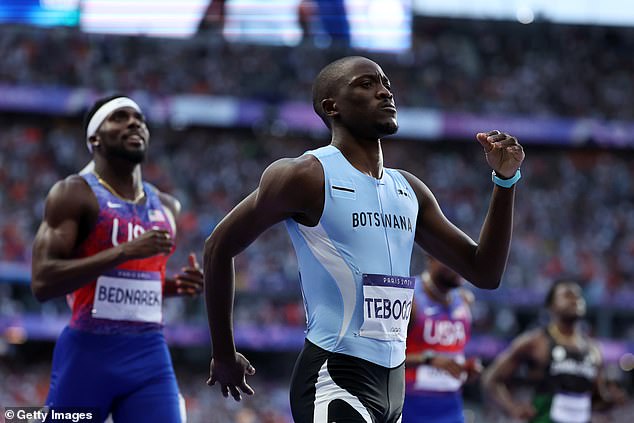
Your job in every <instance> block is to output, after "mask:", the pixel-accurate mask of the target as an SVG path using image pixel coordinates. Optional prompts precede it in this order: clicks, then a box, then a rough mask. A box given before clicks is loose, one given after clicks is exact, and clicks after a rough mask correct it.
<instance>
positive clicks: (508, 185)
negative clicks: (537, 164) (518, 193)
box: [491, 169, 522, 188]
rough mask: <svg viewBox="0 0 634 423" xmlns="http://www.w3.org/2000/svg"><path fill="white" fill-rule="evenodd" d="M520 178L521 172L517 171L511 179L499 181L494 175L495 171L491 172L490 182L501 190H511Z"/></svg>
mask: <svg viewBox="0 0 634 423" xmlns="http://www.w3.org/2000/svg"><path fill="white" fill-rule="evenodd" d="M521 177H522V172H520V170H519V169H517V171H516V172H515V175H513V177H512V178H511V179H500V178H498V177H497V175H496V174H495V170H494V171H493V172H491V180H492V181H493V183H494V184H495V185H499V186H501V187H503V188H511V187H512V186H513V185H515V183H516V182H517V181H519V180H520V178H521Z"/></svg>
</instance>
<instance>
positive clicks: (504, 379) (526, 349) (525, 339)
mask: <svg viewBox="0 0 634 423" xmlns="http://www.w3.org/2000/svg"><path fill="white" fill-rule="evenodd" d="M539 336H540V335H539V334H538V333H537V332H529V333H527V334H524V335H521V336H520V337H519V338H517V339H515V341H513V343H512V344H511V346H510V347H509V348H508V349H507V350H506V351H504V352H503V353H502V354H500V355H499V356H498V357H497V359H495V361H494V362H493V363H492V364H491V365H490V366H489V367H488V368H487V369H486V370H485V372H484V373H483V375H482V388H483V390H484V394H485V396H487V397H489V398H490V399H491V400H493V402H494V403H495V404H497V405H498V406H499V407H500V408H502V410H503V411H504V412H505V413H506V414H507V415H509V416H512V417H514V418H517V419H530V418H532V417H533V416H534V415H535V413H536V411H535V409H534V408H533V406H532V405H530V404H525V403H518V402H516V401H515V400H514V399H513V395H511V392H510V391H509V388H508V383H509V381H510V379H511V377H512V376H513V373H515V371H516V370H517V368H518V367H519V366H520V365H521V364H522V363H523V362H525V361H527V360H530V359H533V355H534V354H535V351H536V349H537V345H536V344H537V343H538V342H539Z"/></svg>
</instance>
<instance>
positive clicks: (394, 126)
mask: <svg viewBox="0 0 634 423" xmlns="http://www.w3.org/2000/svg"><path fill="white" fill-rule="evenodd" d="M377 130H378V132H380V133H381V136H386V135H393V134H396V132H397V131H398V123H397V122H396V119H392V120H390V121H388V122H381V123H379V124H378V125H377Z"/></svg>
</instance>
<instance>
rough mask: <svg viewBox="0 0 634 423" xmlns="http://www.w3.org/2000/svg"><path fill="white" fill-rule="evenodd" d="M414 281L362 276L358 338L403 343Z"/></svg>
mask: <svg viewBox="0 0 634 423" xmlns="http://www.w3.org/2000/svg"><path fill="white" fill-rule="evenodd" d="M414 281H415V279H414V278H413V277H407V276H390V275H375V274H364V275H363V325H362V326H361V330H360V335H361V336H365V337H367V338H374V339H380V340H383V341H395V340H398V341H402V342H405V339H406V337H407V324H408V322H409V316H410V313H411V311H412V298H413V297H414Z"/></svg>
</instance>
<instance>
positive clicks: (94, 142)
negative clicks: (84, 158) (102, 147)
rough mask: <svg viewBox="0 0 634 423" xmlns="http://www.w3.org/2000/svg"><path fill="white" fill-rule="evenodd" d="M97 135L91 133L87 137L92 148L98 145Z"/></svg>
mask: <svg viewBox="0 0 634 423" xmlns="http://www.w3.org/2000/svg"><path fill="white" fill-rule="evenodd" d="M99 141H100V139H99V135H96V134H95V135H91V136H90V137H89V138H88V142H89V143H90V145H91V146H92V148H93V149H94V148H95V147H99Z"/></svg>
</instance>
